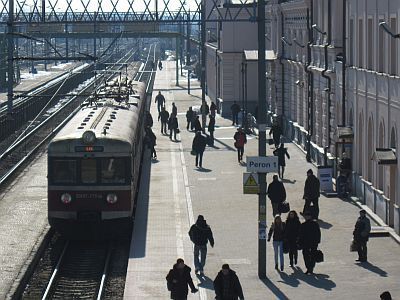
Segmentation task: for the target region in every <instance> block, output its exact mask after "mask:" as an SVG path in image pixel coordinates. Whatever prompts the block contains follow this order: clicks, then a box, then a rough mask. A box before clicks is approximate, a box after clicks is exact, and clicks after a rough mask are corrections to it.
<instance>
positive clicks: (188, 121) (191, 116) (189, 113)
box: [186, 106, 194, 130]
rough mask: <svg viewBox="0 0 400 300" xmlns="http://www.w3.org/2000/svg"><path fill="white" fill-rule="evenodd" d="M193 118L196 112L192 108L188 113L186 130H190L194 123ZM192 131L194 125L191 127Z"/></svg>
mask: <svg viewBox="0 0 400 300" xmlns="http://www.w3.org/2000/svg"><path fill="white" fill-rule="evenodd" d="M193 117H194V112H193V109H192V107H191V106H190V107H189V109H188V111H187V112H186V122H187V125H186V129H187V130H189V126H190V125H191V123H192V122H193ZM191 129H193V125H192V126H191Z"/></svg>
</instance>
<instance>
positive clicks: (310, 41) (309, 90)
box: [304, 0, 314, 162]
mask: <svg viewBox="0 0 400 300" xmlns="http://www.w3.org/2000/svg"><path fill="white" fill-rule="evenodd" d="M313 8H314V1H313V0H311V5H310V9H307V28H308V43H307V64H306V65H305V67H304V69H305V71H306V73H307V75H308V76H307V83H308V84H307V85H308V87H307V100H308V101H307V102H308V103H307V104H308V105H307V114H308V132H307V145H306V147H307V149H306V150H307V154H306V160H307V161H308V162H311V137H312V135H313V124H314V114H313V109H314V107H313V106H314V94H313V90H314V75H313V73H312V72H311V71H310V70H309V66H310V65H311V45H312V44H313V41H314V36H313V30H312V27H311V23H312V20H313ZM310 10H311V14H310ZM310 19H311V22H310Z"/></svg>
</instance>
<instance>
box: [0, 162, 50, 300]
mask: <svg viewBox="0 0 400 300" xmlns="http://www.w3.org/2000/svg"><path fill="white" fill-rule="evenodd" d="M45 174H47V157H46V155H44V154H43V155H39V156H38V158H37V159H36V160H34V161H33V162H32V163H31V164H30V165H29V166H28V167H27V168H26V169H25V170H24V171H23V172H22V173H21V174H20V175H19V176H18V177H17V178H16V179H15V180H14V181H13V182H12V183H10V184H9V185H8V187H7V189H6V190H4V191H2V192H1V193H0V241H1V242H0V299H8V298H9V297H11V296H12V293H13V291H14V290H15V288H17V286H18V283H19V280H20V279H21V276H22V275H23V274H24V272H25V270H26V268H27V267H28V264H29V262H30V261H31V259H32V258H33V255H34V253H35V252H36V250H37V247H38V246H39V244H40V242H41V241H42V238H43V236H44V234H45V233H46V232H47V229H48V223H47V178H46V175H45Z"/></svg>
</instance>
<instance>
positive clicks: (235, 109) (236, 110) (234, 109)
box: [231, 101, 240, 125]
mask: <svg viewBox="0 0 400 300" xmlns="http://www.w3.org/2000/svg"><path fill="white" fill-rule="evenodd" d="M231 112H232V125H235V124H236V125H239V120H238V115H239V112H240V106H239V104H237V103H236V101H233V104H232V106H231Z"/></svg>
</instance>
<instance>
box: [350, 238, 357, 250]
mask: <svg viewBox="0 0 400 300" xmlns="http://www.w3.org/2000/svg"><path fill="white" fill-rule="evenodd" d="M357 250H358V243H357V242H356V241H355V240H352V241H351V244H350V252H356V251H357Z"/></svg>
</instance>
